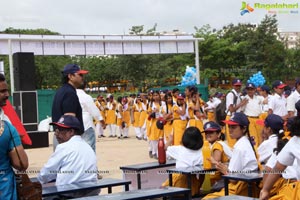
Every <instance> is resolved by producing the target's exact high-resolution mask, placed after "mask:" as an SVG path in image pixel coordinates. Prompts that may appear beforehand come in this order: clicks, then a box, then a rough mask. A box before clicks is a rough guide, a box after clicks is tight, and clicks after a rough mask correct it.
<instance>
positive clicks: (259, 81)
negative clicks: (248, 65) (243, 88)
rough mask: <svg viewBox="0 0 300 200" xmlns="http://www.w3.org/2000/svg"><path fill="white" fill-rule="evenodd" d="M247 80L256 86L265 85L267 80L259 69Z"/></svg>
mask: <svg viewBox="0 0 300 200" xmlns="http://www.w3.org/2000/svg"><path fill="white" fill-rule="evenodd" d="M247 82H248V83H253V84H254V85H255V86H256V87H258V86H262V85H264V84H265V82H266V80H265V77H264V76H263V75H262V73H261V71H258V72H257V73H256V74H253V75H252V76H251V77H250V79H249V80H248V81H247Z"/></svg>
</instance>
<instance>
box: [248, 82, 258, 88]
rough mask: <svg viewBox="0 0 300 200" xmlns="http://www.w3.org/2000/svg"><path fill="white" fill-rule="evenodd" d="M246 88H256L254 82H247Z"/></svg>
mask: <svg viewBox="0 0 300 200" xmlns="http://www.w3.org/2000/svg"><path fill="white" fill-rule="evenodd" d="M246 88H256V87H255V85H254V84H253V83H247V84H246Z"/></svg>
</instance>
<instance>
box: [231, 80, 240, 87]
mask: <svg viewBox="0 0 300 200" xmlns="http://www.w3.org/2000/svg"><path fill="white" fill-rule="evenodd" d="M232 85H235V86H236V85H242V81H241V80H240V79H237V78H236V79H233V81H232Z"/></svg>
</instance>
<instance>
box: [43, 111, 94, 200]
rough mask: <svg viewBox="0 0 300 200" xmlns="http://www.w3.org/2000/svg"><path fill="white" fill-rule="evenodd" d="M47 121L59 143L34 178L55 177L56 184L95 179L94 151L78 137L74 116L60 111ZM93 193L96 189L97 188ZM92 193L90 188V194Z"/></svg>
mask: <svg viewBox="0 0 300 200" xmlns="http://www.w3.org/2000/svg"><path fill="white" fill-rule="evenodd" d="M50 125H54V130H55V136H56V138H57V141H58V143H59V145H58V146H57V147H56V149H55V152H54V153H53V154H52V155H51V157H50V159H49V160H48V162H47V163H46V164H45V165H44V167H43V168H42V169H41V171H40V174H39V175H38V177H37V178H38V180H39V181H40V182H41V183H42V184H44V183H48V182H52V181H54V180H56V181H55V184H56V185H65V184H71V183H77V182H82V181H96V180H97V160H96V155H95V152H94V151H93V149H92V148H91V147H90V146H89V145H88V143H86V142H85V141H84V140H83V139H82V138H81V134H82V133H81V132H80V123H79V121H78V119H77V118H76V117H74V116H71V115H63V116H62V117H61V118H60V119H59V121H58V122H53V123H50ZM95 193H99V190H98V192H97V191H95ZM95 193H94V192H92V194H95ZM82 195H83V194H82ZM84 195H86V194H84ZM72 196H76V197H78V196H81V195H80V194H76V195H75V194H74V195H72Z"/></svg>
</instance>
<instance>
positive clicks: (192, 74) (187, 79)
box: [179, 66, 197, 86]
mask: <svg viewBox="0 0 300 200" xmlns="http://www.w3.org/2000/svg"><path fill="white" fill-rule="evenodd" d="M196 79H197V78H196V68H195V67H190V66H186V69H185V74H184V76H183V77H182V81H181V84H179V86H187V85H195V84H196V83H197V80H196Z"/></svg>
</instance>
